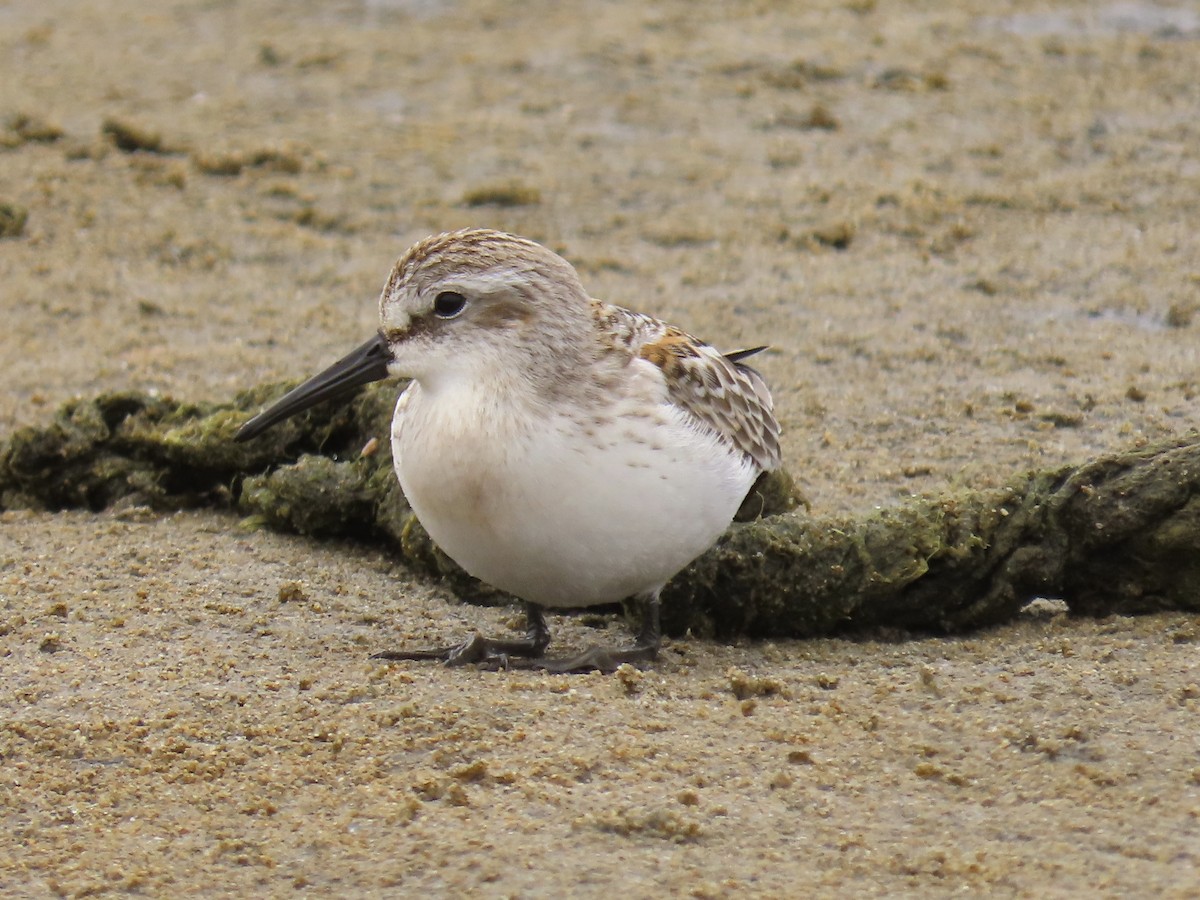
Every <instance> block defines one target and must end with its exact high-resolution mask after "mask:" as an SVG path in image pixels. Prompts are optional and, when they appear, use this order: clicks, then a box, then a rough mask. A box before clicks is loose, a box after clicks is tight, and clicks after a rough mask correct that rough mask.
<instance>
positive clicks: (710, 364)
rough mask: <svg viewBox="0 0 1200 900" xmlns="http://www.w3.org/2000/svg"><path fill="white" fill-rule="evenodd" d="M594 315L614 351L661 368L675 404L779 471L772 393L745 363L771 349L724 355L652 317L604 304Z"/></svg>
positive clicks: (760, 464)
mask: <svg viewBox="0 0 1200 900" xmlns="http://www.w3.org/2000/svg"><path fill="white" fill-rule="evenodd" d="M593 311H594V313H595V315H596V319H597V324H598V326H599V329H600V331H601V333H603V334H607V335H610V336H611V338H612V341H613V344H614V347H619V348H622V349H625V350H627V351H628V352H629V354H630V355H631V356H633V357H636V358H640V359H644V360H646V361H647V362H649V363H651V364H653V365H654V366H657V367H658V369H659V370H660V371H661V372H662V376H663V380H664V382H665V384H666V387H667V396H668V397H669V398H670V400H671V402H672V403H674V404H675V405H676V406H678V407H680V408H682V409H684V410H686V411H687V412H688V413H690V414H691V415H692V416H693V417H694V418H695V419H696V420H697V422H698V423H699V424H700V425H701V426H702V427H705V428H708V429H711V430H712V431H715V432H716V433H717V434H718V435H719V436H720V437H721V438H722V439H723V440H725V441H727V442H728V443H729V444H730V445H732V446H733V447H734V448H735V449H737V450H739V451H740V452H742V453H744V454H745V455H746V456H747V457H748V458H749V459H750V460H751V461H752V462H753V463H754V464H755V465H756V466H758V468H759V469H761V470H763V471H771V470H773V469H778V468H779V465H780V455H779V430H780V429H779V423H778V422H777V421H776V419H775V413H774V411H773V404H772V402H771V392H770V391H769V390H768V389H767V384H766V382H765V381H764V380H763V378H762V376H761V375H759V374H758V372H756V371H755V370H754V369H752V368H750V367H749V366H747V365H743V364H742V363H741V360H742V359H745V358H746V357H747V356H751V355H753V354H754V353H758V352H759V351H760V350H763V349H765V348H763V347H756V348H754V349H752V350H738V351H734V352H732V353H728V354H723V353H721V352H720V351H719V350H716V349H714V348H713V347H711V346H710V345H708V344H706V343H704V341H701V340H699V339H698V338H695V337H693V336H692V335H690V334H688V333H687V332H685V331H682V330H680V329H679V328H676V327H675V326H673V325H668V324H667V323H665V322H662V321H660V320H658V319H655V318H653V317H651V316H646V315H642V314H641V313H635V312H631V311H630V310H627V309H623V308H622V307H619V306H612V305H610V304H607V303H600V302H599V301H596V303H595V305H594V307H593Z"/></svg>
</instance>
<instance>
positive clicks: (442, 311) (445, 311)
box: [433, 291, 467, 319]
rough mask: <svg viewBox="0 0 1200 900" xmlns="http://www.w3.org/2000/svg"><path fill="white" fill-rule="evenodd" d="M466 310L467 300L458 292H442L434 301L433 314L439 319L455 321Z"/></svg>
mask: <svg viewBox="0 0 1200 900" xmlns="http://www.w3.org/2000/svg"><path fill="white" fill-rule="evenodd" d="M466 308H467V298H466V297H464V296H463V295H462V294H460V293H458V291H442V292H441V293H440V294H438V295H437V297H436V298H434V301H433V314H434V315H435V316H437V317H438V318H439V319H453V318H454V317H455V316H457V315H458V314H459V313H460V312H462V311H463V310H464V309H466Z"/></svg>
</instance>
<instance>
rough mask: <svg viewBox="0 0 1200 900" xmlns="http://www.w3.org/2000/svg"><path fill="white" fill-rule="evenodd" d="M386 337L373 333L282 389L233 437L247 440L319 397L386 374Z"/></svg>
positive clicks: (344, 391)
mask: <svg viewBox="0 0 1200 900" xmlns="http://www.w3.org/2000/svg"><path fill="white" fill-rule="evenodd" d="M391 358H392V357H391V352H390V351H389V350H388V345H387V340H385V339H384V337H383V335H382V334H377V335H375V336H374V337H373V338H371V339H370V340H369V341H367V342H366V343H365V344H363V345H362V346H361V347H359V348H358V349H356V350H354V351H352V352H350V353H348V354H346V355H345V356H343V357H342V358H341V359H339V360H338V361H337V362H335V363H334V364H333V365H332V366H330V367H329V368H328V369H326V370H325V371H324V372H322V373H320V374H319V375H314V376H313V377H312V378H310V379H308V381H306V382H304V384H302V385H300V386H299V387H297V388H295V389H293V390H291V391H289V392H288V393H286V394H285V395H284V396H283V397H282V398H281V399H280V400H279V402H278V403H276V404H275V405H274V406H272V407H270V408H269V409H266V410H264V411H263V412H261V413H259V414H258V415H257V416H255V417H254V418H253V419H251V420H250V421H249V422H247V423H246V424H245V425H243V426H242V427H241V428H240V429H239V430H238V433H237V434H236V435H234V437H233V439H234V440H235V441H238V442H241V441H248V440H250V439H251V438H256V437H258V436H259V435H260V434H262V433H263V432H264V431H266V430H267V429H268V428H270V427H271V426H272V425H276V424H278V423H279V422H282V421H283V420H284V419H289V418H291V417H292V416H294V415H296V413H300V412H303V411H304V410H306V409H308V408H309V407H312V406H315V405H316V404H318V403H320V402H321V401H323V400H332V399H334V398H336V397H340V396H342V395H344V394H347V393H349V392H350V391H352V390H354V388H356V387H361V386H362V385H364V384H370V383H371V382H372V381H381V380H383V379H384V378H387V376H388V363H389V362H390V361H391Z"/></svg>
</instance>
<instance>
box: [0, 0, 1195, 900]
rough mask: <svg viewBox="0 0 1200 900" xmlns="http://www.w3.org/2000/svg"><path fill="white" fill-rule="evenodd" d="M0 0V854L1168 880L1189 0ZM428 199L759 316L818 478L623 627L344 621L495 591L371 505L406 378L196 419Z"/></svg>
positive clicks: (514, 891)
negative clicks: (501, 646)
mask: <svg viewBox="0 0 1200 900" xmlns="http://www.w3.org/2000/svg"><path fill="white" fill-rule="evenodd" d="M0 23H2V27H0V59H3V60H4V67H5V74H6V77H5V78H0V312H2V313H3V321H4V327H3V328H2V329H0V360H2V372H3V379H2V385H0V448H3V454H4V455H3V460H4V461H3V463H2V464H0V466H2V468H3V473H4V474H3V475H0V483H2V487H0V496H2V498H3V500H2V505H3V507H4V509H3V510H2V511H0V763H2V765H0V770H2V771H3V773H4V777H5V786H4V790H3V791H2V792H0V794H2V799H0V815H2V816H3V822H4V826H5V827H4V831H3V837H0V893H4V894H5V895H12V896H47V895H51V896H69V897H80V896H108V895H114V894H128V893H130V892H141V893H146V894H153V895H164V894H204V893H212V894H221V895H231V894H232V895H255V896H280V895H289V896H291V895H295V894H296V893H305V894H310V895H314V896H328V895H338V896H344V895H348V894H352V895H362V896H374V895H386V894H410V893H411V894H416V893H421V894H430V895H435V896H437V895H448V894H470V895H472V896H522V897H525V896H528V897H539V896H554V897H561V896H578V897H601V896H611V895H612V894H613V893H614V892H621V893H624V894H626V895H629V896H637V897H641V896H694V897H723V896H733V895H736V896H764V897H779V896H793V895H795V893H796V891H797V885H800V886H801V887H802V889H803V891H804V892H805V893H807V894H809V895H812V896H818V897H822V896H828V897H834V896H836V897H844V896H864V897H881V896H889V897H890V896H922V897H926V896H928V897H939V896H949V895H951V894H953V895H959V894H962V893H964V892H973V893H986V894H987V895H989V896H994V895H1003V896H1014V897H1023V896H1047V895H1051V896H1073V895H1080V894H1087V895H1100V896H1139V895H1154V896H1164V897H1184V896H1190V895H1192V894H1194V893H1195V885H1196V883H1197V877H1198V876H1197V871H1198V869H1200V858H1198V857H1197V851H1196V847H1198V846H1200V826H1198V824H1197V823H1198V822H1200V772H1198V769H1197V766H1198V760H1200V743H1198V742H1200V738H1198V737H1197V735H1200V728H1197V724H1198V722H1197V716H1198V715H1200V689H1198V688H1197V685H1200V657H1198V656H1197V653H1196V648H1197V644H1198V643H1200V626H1198V620H1197V612H1196V596H1197V592H1196V584H1195V582H1196V578H1197V572H1196V562H1195V560H1196V558H1197V556H1196V552H1195V551H1196V535H1197V524H1196V519H1197V506H1196V500H1195V493H1196V477H1197V476H1196V474H1195V473H1196V472H1197V459H1196V453H1197V443H1196V442H1197V438H1196V432H1195V428H1196V425H1197V414H1198V413H1200V408H1198V404H1200V399H1198V398H1200V379H1198V377H1197V374H1196V373H1197V370H1198V363H1200V360H1198V358H1197V350H1196V347H1197V329H1198V328H1200V316H1197V310H1200V266H1198V265H1197V260H1200V229H1197V228H1196V212H1195V207H1196V202H1195V198H1196V197H1197V195H1200V132H1198V130H1197V128H1198V126H1197V123H1198V122H1200V105H1198V104H1200V100H1198V98H1197V93H1196V85H1197V84H1198V83H1200V52H1197V49H1198V42H1200V20H1198V19H1197V15H1196V13H1195V11H1194V10H1193V9H1192V8H1191V7H1189V6H1188V5H1187V4H1180V3H1171V2H1113V3H1100V4H1096V3H1083V2H1063V3H1057V4H1055V3H1046V2H1035V3H1021V4H1000V5H997V4H996V3H982V2H964V3H956V4H952V5H948V4H943V5H941V6H938V5H932V6H914V5H897V4H883V3H873V2H857V0H855V2H827V3H825V2H820V3H814V4H806V5H804V6H803V7H800V6H797V5H794V4H792V5H789V4H761V3H760V4H753V3H729V4H716V5H697V4H694V3H685V2H675V0H666V2H661V3H654V4H638V3H632V2H613V3H605V4H588V5H586V10H585V9H584V8H583V7H581V6H578V5H572V4H553V3H537V2H534V3H526V4H513V3H506V2H494V0H465V2H460V0H421V2H407V0H371V2H342V3H329V2H309V0H301V2H287V3H284V2H275V0H255V2H245V3H191V2H182V3H175V4H172V5H166V6H164V5H163V4H152V3H148V2H144V0H108V2H77V0H73V2H67V0H47V2H43V3H38V4H10V5H8V6H7V7H5V9H4V10H3V11H2V12H0ZM468 226H481V227H492V228H500V229H504V230H508V231H513V232H517V233H520V234H523V235H527V236H529V237H531V238H534V239H536V240H538V241H540V242H542V243H544V244H546V245H547V246H550V247H552V248H553V249H554V250H556V251H558V252H560V253H561V254H563V255H564V256H565V257H566V258H567V259H569V260H570V261H571V262H572V263H573V264H575V265H576V267H577V268H578V269H579V272H580V276H581V278H582V280H583V283H584V285H585V286H586V287H587V288H588V289H589V291H590V292H591V293H592V294H593V295H594V296H597V297H600V298H602V299H604V300H607V301H611V302H615V303H619V304H622V305H625V306H629V307H632V308H634V309H638V310H642V311H645V312H649V313H652V314H655V315H658V316H660V317H662V318H664V319H666V320H668V321H671V322H673V323H676V324H678V325H680V326H682V327H684V328H686V329H687V330H688V331H690V332H692V333H694V334H696V335H698V336H699V337H701V338H704V339H706V340H709V341H711V342H712V343H714V344H715V345H716V346H718V347H719V348H721V349H735V348H738V347H748V346H758V345H761V344H769V345H770V349H769V350H767V351H766V352H764V353H763V354H762V355H761V356H759V357H758V358H757V360H758V361H757V362H756V368H758V369H760V370H761V371H762V373H763V375H764V376H765V377H766V378H767V380H768V382H769V383H770V385H771V387H772V391H773V394H774V396H775V398H776V406H777V411H778V414H779V418H780V420H781V423H782V425H783V428H784V438H783V450H784V463H785V467H786V470H787V472H788V473H789V474H790V475H791V477H792V479H793V480H794V486H793V487H788V486H787V485H780V486H778V489H777V490H774V491H771V490H769V491H767V495H766V496H775V497H778V498H779V499H780V501H782V502H783V503H784V505H787V504H790V503H792V502H795V501H796V500H797V499H799V498H802V499H803V501H804V503H802V505H801V506H800V507H798V508H796V509H794V510H792V511H790V512H773V511H772V510H771V509H770V508H769V507H768V506H767V505H766V504H765V501H764V500H763V498H756V500H758V501H761V502H751V503H750V504H749V505H748V508H747V510H746V512H747V516H746V517H745V518H746V521H741V522H739V523H737V524H735V525H734V526H732V527H731V529H730V530H729V532H728V534H727V535H726V536H725V538H724V539H723V540H722V541H721V542H720V543H719V544H718V546H717V547H715V548H714V549H713V550H712V551H711V552H710V553H709V554H707V555H706V556H705V557H703V558H702V559H701V560H698V561H697V562H696V564H695V565H694V566H692V567H691V568H689V569H688V570H687V572H685V573H684V574H683V575H682V576H681V577H680V578H679V579H678V580H677V581H676V582H674V583H673V585H672V587H671V588H670V593H669V594H668V596H667V597H666V598H665V609H664V620H665V623H666V624H667V626H668V629H669V631H670V634H671V637H669V638H668V639H667V640H666V642H665V644H664V648H663V652H662V653H661V655H660V658H659V660H658V661H657V662H656V663H655V665H654V666H653V667H650V668H648V669H646V670H637V669H632V668H628V667H626V668H623V669H621V670H619V671H618V672H617V673H615V674H613V675H611V676H600V675H577V676H569V677H566V676H554V675H545V674H534V673H527V672H479V671H474V670H447V669H444V668H441V667H439V666H436V665H429V664H421V663H402V664H385V663H380V662H378V661H371V660H370V659H369V657H370V655H371V654H372V653H375V652H377V651H380V650H387V649H394V648H398V647H412V646H431V645H439V644H443V643H448V642H450V641H452V640H461V639H462V638H463V637H465V636H467V635H468V634H470V633H471V632H476V631H478V632H482V633H484V634H490V635H496V634H498V635H503V634H505V633H510V632H511V633H513V634H519V632H520V629H521V627H522V624H523V620H522V617H521V616H520V615H519V614H518V613H517V612H516V611H514V610H513V609H512V607H511V606H509V605H508V604H507V602H506V600H505V598H503V597H499V596H495V595H492V596H490V597H489V596H488V595H487V594H486V592H484V591H483V588H482V586H479V585H477V584H476V583H473V582H471V581H470V580H469V579H466V578H465V577H464V576H463V575H462V573H461V572H460V571H459V570H458V569H457V567H455V566H454V565H453V563H452V562H451V561H450V560H449V559H447V558H446V557H445V556H444V554H441V553H440V552H439V551H438V550H437V549H436V548H435V547H434V546H433V545H432V544H431V543H430V542H429V540H428V537H427V536H426V535H425V534H424V532H423V530H422V529H421V528H420V527H419V524H418V523H416V522H415V520H414V519H413V517H412V515H411V512H410V511H409V510H408V508H407V506H406V505H405V504H404V502H403V498H402V496H401V495H400V493H399V490H398V487H397V486H396V484H395V479H394V477H393V476H392V474H391V472H390V469H389V465H388V461H387V454H388V447H387V443H388V442H387V440H386V439H385V438H386V434H387V429H386V422H387V419H388V417H389V416H390V413H391V408H392V404H393V403H394V400H395V391H396V390H397V387H396V386H395V385H392V386H391V387H390V388H388V387H386V386H381V387H380V388H379V389H378V390H377V391H375V392H365V393H363V394H361V395H360V396H359V397H358V398H357V399H355V400H354V401H353V402H352V403H350V404H348V405H346V406H343V407H341V408H325V409H320V410H313V411H311V413H310V414H309V415H308V416H307V417H301V418H298V419H296V420H294V421H290V422H287V423H283V424H281V425H279V426H278V427H277V428H275V429H273V430H272V431H271V432H270V433H269V434H267V435H264V436H263V437H262V438H261V439H259V440H258V441H255V442H252V443H250V444H245V445H239V444H234V443H232V442H230V441H229V440H228V438H229V437H230V436H231V435H232V433H233V431H235V430H236V428H237V427H238V425H240V423H241V422H242V421H244V419H245V418H246V417H248V416H249V415H250V414H252V413H253V412H256V411H257V410H258V409H260V408H262V407H263V406H265V405H266V404H268V403H269V402H270V401H272V400H274V399H275V398H277V397H278V396H280V395H281V394H282V393H283V391H284V389H285V386H286V385H287V384H294V383H296V382H298V381H299V380H301V379H303V378H305V377H307V376H309V375H311V374H312V373H314V372H317V371H320V370H321V369H323V368H324V367H325V366H327V365H328V364H329V363H330V362H332V361H333V360H335V359H337V358H339V357H341V356H342V355H343V354H344V353H345V352H346V351H347V350H348V349H350V348H352V347H354V346H357V345H359V344H360V343H361V342H362V341H363V340H364V339H365V338H366V337H368V336H369V335H370V334H371V333H372V332H373V331H374V330H375V328H376V327H377V318H376V317H377V309H376V300H377V297H378V294H379V291H380V288H381V287H382V285H383V280H384V278H385V276H386V274H387V272H388V271H389V269H390V267H391V265H392V263H393V262H394V260H395V259H396V258H397V257H398V256H399V255H400V254H401V253H402V252H403V251H404V249H405V248H406V247H407V246H409V245H410V244H411V243H412V242H414V241H415V240H418V239H420V238H422V237H425V236H426V235H428V234H430V233H433V232H437V231H443V230H450V229H454V228H461V227H468ZM172 398H173V399H172ZM760 513H761V514H762V515H759V514H760ZM465 597H469V598H470V599H471V600H486V601H488V602H489V603H491V604H495V605H491V606H484V605H479V604H476V603H462V602H459V601H460V599H461V598H465ZM550 626H551V628H552V630H553V633H554V644H553V649H554V651H555V652H569V651H570V650H572V649H582V648H583V647H586V646H587V645H589V644H593V643H595V644H605V645H613V644H617V643H620V642H621V641H623V640H625V639H627V637H628V627H627V624H626V622H625V621H624V619H623V617H622V616H621V615H620V614H619V612H618V611H615V610H593V611H588V612H586V613H584V614H580V615H570V616H554V617H551V620H550ZM800 635H805V636H804V637H799V636H800Z"/></svg>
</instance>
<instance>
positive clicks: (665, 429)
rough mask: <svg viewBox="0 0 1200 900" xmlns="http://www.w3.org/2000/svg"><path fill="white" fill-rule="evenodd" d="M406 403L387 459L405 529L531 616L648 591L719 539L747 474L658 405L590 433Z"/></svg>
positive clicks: (735, 458) (749, 468)
mask: <svg viewBox="0 0 1200 900" xmlns="http://www.w3.org/2000/svg"><path fill="white" fill-rule="evenodd" d="M414 393H415V392H414ZM409 399H410V400H416V402H411V403H406V402H405V401H404V400H403V399H402V400H401V402H400V404H398V406H397V415H396V421H395V422H394V424H393V431H392V450H393V456H394V459H395V466H396V474H397V476H398V477H399V479H400V485H401V487H402V488H403V489H404V493H405V495H406V496H407V497H408V501H409V503H410V504H412V507H413V510H414V511H415V512H416V514H417V517H418V518H419V519H420V520H421V523H422V524H423V525H424V526H425V528H426V529H427V530H428V531H429V533H430V535H431V536H432V537H433V539H434V540H435V541H436V542H437V543H438V545H439V546H440V547H441V548H442V549H443V550H445V551H446V553H448V554H449V555H450V556H451V558H453V559H454V560H455V561H456V562H458V563H459V565H461V566H462V567H463V568H464V569H466V570H467V571H468V572H470V573H471V574H472V575H474V576H475V577H477V578H479V579H481V580H483V581H486V582H488V583H489V584H492V585H494V586H495V587H498V588H501V589H502V590H505V591H508V592H510V593H512V594H515V595H516V596H518V597H521V598H522V599H525V600H529V601H531V602H533V603H538V604H541V605H544V606H559V607H564V606H590V605H593V604H598V603H609V602H614V601H618V600H621V599H623V598H625V597H629V596H633V595H635V594H639V593H642V592H646V591H652V590H656V589H657V588H659V587H661V586H662V585H663V584H665V583H666V582H667V581H668V580H669V579H670V578H671V576H672V575H674V574H675V573H676V572H678V571H679V570H680V569H682V568H683V567H684V566H686V565H687V564H688V563H689V562H691V561H692V560H693V559H695V558H696V557H697V556H699V555H700V554H701V553H703V552H704V551H705V550H706V549H708V548H709V547H710V546H711V545H712V544H713V543H714V542H715V541H716V539H717V538H718V537H720V535H721V534H722V532H723V531H724V530H725V528H726V527H728V525H729V522H730V521H731V519H732V518H733V514H734V513H735V512H736V511H737V508H738V504H739V503H740V502H741V501H742V499H743V497H744V496H745V494H746V492H747V491H748V490H749V488H750V486H751V484H752V483H753V482H754V479H755V477H756V476H757V474H758V473H757V471H756V470H755V468H754V467H753V465H752V464H750V463H749V462H748V461H746V460H745V459H743V458H742V457H741V455H740V454H738V453H735V452H734V451H732V450H731V449H730V448H729V447H727V446H726V445H725V444H724V443H723V442H722V441H720V440H719V439H718V438H717V437H716V436H715V435H711V434H708V433H706V432H704V431H703V430H700V429H696V428H694V427H692V426H691V425H690V424H689V420H688V419H687V417H686V414H684V413H682V412H681V411H679V410H677V409H675V408H674V407H671V406H669V405H667V404H661V405H659V406H657V407H655V408H653V409H652V410H649V411H647V410H645V409H644V408H643V414H637V415H621V414H618V415H616V416H614V417H613V418H611V419H609V420H608V421H607V422H606V423H603V424H600V425H596V426H595V427H593V426H592V425H590V424H589V425H588V426H582V425H581V424H580V423H579V422H576V421H573V420H571V419H570V418H568V417H566V416H557V417H555V416H553V415H551V416H549V417H545V418H544V421H542V420H539V421H537V422H536V423H535V422H532V421H529V420H524V421H523V420H519V419H518V420H513V421H511V422H508V423H506V424H505V425H500V424H498V423H496V422H488V421H480V420H478V419H476V420H475V421H469V420H468V419H466V418H462V417H456V416H454V415H453V410H449V411H444V410H442V411H440V410H438V409H436V408H434V407H433V404H430V403H427V402H426V403H421V402H420V398H417V397H412V398H409ZM647 412H651V413H652V414H646V413H647ZM589 431H590V433H589Z"/></svg>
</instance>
